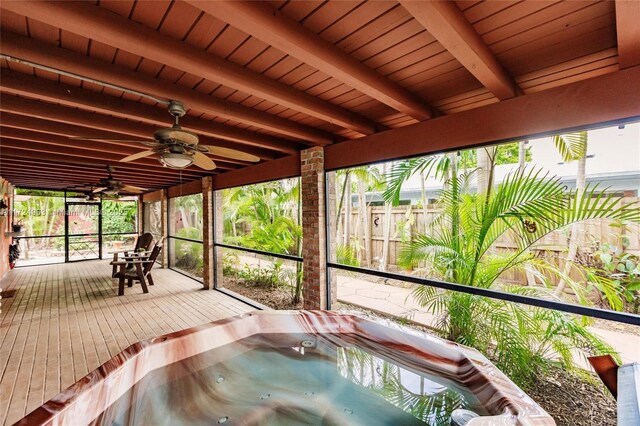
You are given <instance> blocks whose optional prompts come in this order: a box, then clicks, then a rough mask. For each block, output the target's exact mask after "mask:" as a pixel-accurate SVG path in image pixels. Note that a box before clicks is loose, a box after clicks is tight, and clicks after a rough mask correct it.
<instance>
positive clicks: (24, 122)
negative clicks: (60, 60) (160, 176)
mask: <svg viewBox="0 0 640 426" xmlns="http://www.w3.org/2000/svg"><path fill="white" fill-rule="evenodd" d="M15 101H18V102H15ZM20 101H26V102H25V103H26V106H28V105H32V104H36V105H35V106H36V107H39V106H40V105H37V104H42V102H35V101H29V100H25V99H21V98H17V97H15V96H7V95H0V111H2V113H1V114H0V117H1V123H2V125H4V126H7V127H14V128H19V129H25V130H33V131H38V132H44V133H48V134H54V135H59V136H66V137H82V138H86V139H113V140H105V141H103V143H106V144H111V145H117V146H122V147H124V148H125V149H127V148H130V149H133V150H135V149H138V150H139V151H142V150H145V149H148V147H145V146H144V145H142V144H136V143H135V142H133V141H136V140H139V141H143V140H144V141H146V142H152V141H153V138H150V137H149V135H152V134H153V131H154V130H155V128H153V127H150V126H146V127H149V128H148V129H145V128H144V127H143V128H142V129H140V128H139V127H137V126H135V125H136V123H133V122H129V123H127V124H131V125H133V127H134V129H129V128H128V127H124V129H125V130H127V131H126V132H120V131H118V129H117V124H118V123H117V122H118V121H123V120H115V121H116V126H113V127H116V129H114V128H113V127H111V128H109V127H107V126H102V127H101V126H96V125H94V124H93V123H92V121H90V120H85V121H82V122H78V121H77V119H78V118H83V117H79V116H80V115H81V114H82V113H81V112H78V111H75V110H71V109H70V108H64V107H57V112H59V113H62V114H66V117H69V118H74V119H76V120H72V121H74V122H72V123H68V120H64V119H63V120H60V121H53V120H45V119H42V118H40V117H46V116H40V115H37V116H32V115H29V114H20V113H18V114H15V113H14V112H13V111H12V109H16V108H14V107H15V106H16V104H20ZM42 105H45V106H47V108H52V109H55V108H56V107H55V106H54V105H50V106H49V105H46V104H42ZM20 106H25V105H20ZM35 109H37V108H34V110H35ZM64 110H69V111H64ZM100 118H102V117H94V122H99V121H101V120H100ZM104 118H105V119H107V120H105V121H107V122H108V121H109V118H108V117H104ZM103 124H104V123H103ZM105 127H106V128H107V129H108V130H106V131H105V130H102V128H105ZM124 140H128V141H127V142H125V141H124ZM82 142H84V143H91V142H90V141H78V140H72V139H70V140H68V141H67V145H69V146H74V145H78V144H79V143H82ZM200 144H201V145H208V144H207V140H206V138H205V139H202V140H201V141H200ZM216 145H218V144H216ZM123 152H124V151H123ZM209 157H211V158H212V159H214V160H215V161H221V162H225V163H232V164H241V165H245V166H246V165H250V164H252V163H250V162H247V161H241V160H234V159H230V158H226V157H224V158H223V157H218V156H216V155H209Z"/></svg>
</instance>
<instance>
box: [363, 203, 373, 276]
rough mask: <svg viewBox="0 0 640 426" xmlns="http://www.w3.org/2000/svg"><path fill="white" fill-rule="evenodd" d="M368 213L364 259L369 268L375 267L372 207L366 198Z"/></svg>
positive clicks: (365, 218) (365, 226)
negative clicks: (373, 260)
mask: <svg viewBox="0 0 640 426" xmlns="http://www.w3.org/2000/svg"><path fill="white" fill-rule="evenodd" d="M365 207H366V213H365V215H364V221H365V223H364V257H365V259H366V262H367V263H366V264H367V268H371V267H372V266H373V262H372V259H371V258H372V253H371V252H372V248H371V213H372V212H371V206H370V205H369V204H367V202H366V198H365Z"/></svg>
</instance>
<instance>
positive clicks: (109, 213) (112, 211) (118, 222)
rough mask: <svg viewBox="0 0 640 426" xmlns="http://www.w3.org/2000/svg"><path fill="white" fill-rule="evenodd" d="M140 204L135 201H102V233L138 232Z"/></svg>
mask: <svg viewBox="0 0 640 426" xmlns="http://www.w3.org/2000/svg"><path fill="white" fill-rule="evenodd" d="M137 214H138V204H137V202H135V201H112V200H103V201H102V233H104V234H112V233H123V232H136V216H137Z"/></svg>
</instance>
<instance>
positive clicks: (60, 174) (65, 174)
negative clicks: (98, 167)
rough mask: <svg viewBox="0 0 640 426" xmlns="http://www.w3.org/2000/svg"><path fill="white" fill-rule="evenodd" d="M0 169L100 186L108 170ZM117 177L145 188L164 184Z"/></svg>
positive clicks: (4, 167)
mask: <svg viewBox="0 0 640 426" xmlns="http://www.w3.org/2000/svg"><path fill="white" fill-rule="evenodd" d="M0 170H2V173H3V176H4V175H6V176H9V175H11V176H22V177H30V178H41V177H47V178H49V179H52V180H57V179H65V180H69V181H73V182H78V181H81V182H82V183H79V184H76V186H83V187H90V186H89V185H92V186H99V183H100V179H102V178H106V177H107V174H106V172H105V173H103V174H102V176H94V175H89V176H87V175H75V174H74V173H73V172H70V171H60V170H57V169H49V170H36V171H34V170H24V169H20V168H16V167H6V166H3V167H1V168H0ZM116 179H118V180H120V181H122V182H124V183H127V184H131V185H135V186H138V187H141V188H145V190H146V189H151V188H161V187H162V186H163V185H164V183H158V182H149V181H143V180H139V179H131V178H128V177H124V178H118V177H116Z"/></svg>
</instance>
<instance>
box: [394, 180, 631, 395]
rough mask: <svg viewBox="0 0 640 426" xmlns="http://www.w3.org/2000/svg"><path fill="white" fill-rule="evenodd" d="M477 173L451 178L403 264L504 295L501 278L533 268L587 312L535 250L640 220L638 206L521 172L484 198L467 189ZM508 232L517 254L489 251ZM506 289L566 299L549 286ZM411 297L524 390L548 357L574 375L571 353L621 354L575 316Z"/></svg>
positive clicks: (430, 291) (438, 295)
mask: <svg viewBox="0 0 640 426" xmlns="http://www.w3.org/2000/svg"><path fill="white" fill-rule="evenodd" d="M472 173H473V172H469V173H462V174H460V175H458V174H452V176H451V177H450V178H449V179H447V181H446V182H445V188H446V189H445V190H443V191H442V192H441V195H440V199H439V203H440V206H441V213H440V215H439V216H438V217H437V218H436V220H434V221H433V222H432V223H431V224H430V229H429V232H428V233H426V234H422V235H418V236H417V237H415V238H414V239H413V240H412V241H411V242H409V243H407V244H405V245H404V247H403V249H402V250H401V253H400V264H401V265H402V266H404V267H407V268H409V267H416V266H418V265H419V264H421V263H425V264H426V265H427V272H428V274H429V275H430V276H434V277H436V278H439V279H443V280H446V281H450V282H455V283H459V284H463V285H468V286H475V287H481V288H495V287H499V286H500V282H499V278H500V276H501V275H503V274H504V273H506V272H507V271H510V270H521V271H522V270H524V268H525V266H529V267H533V268H535V270H536V273H537V274H538V275H539V276H540V277H542V278H543V282H544V276H545V275H544V274H555V275H558V276H562V277H563V278H564V279H565V280H566V282H567V283H568V285H569V286H571V288H572V289H573V290H574V291H575V292H576V295H577V297H578V300H579V301H580V302H581V303H584V304H586V303H588V300H587V299H586V298H585V297H584V295H585V287H584V285H582V284H581V283H578V282H575V281H573V280H572V279H571V278H570V277H569V276H564V274H563V272H562V271H561V270H559V269H558V268H557V267H555V266H554V265H552V264H549V263H547V262H545V261H544V260H542V259H538V258H536V257H535V256H534V255H532V254H531V252H530V251H529V249H530V248H531V246H532V245H533V244H535V243H536V242H537V241H539V240H540V239H541V238H543V237H544V236H545V235H548V234H549V233H551V232H553V231H555V230H557V229H561V228H563V227H565V226H568V225H571V224H572V223H575V222H578V221H582V220H587V219H596V218H610V219H618V220H636V221H637V220H640V210H638V209H637V206H630V208H621V207H617V202H618V199H617V198H615V197H613V196H608V195H606V194H605V193H604V191H598V190H597V188H595V187H587V188H586V190H584V191H583V192H581V193H580V194H575V193H573V192H569V191H567V189H566V188H565V187H564V186H563V185H561V183H560V181H559V179H558V178H555V177H551V176H548V175H547V174H544V173H542V171H540V170H535V169H525V168H521V169H518V170H516V171H514V172H512V173H510V174H509V175H508V176H507V177H506V178H505V179H504V181H503V182H502V183H501V184H500V185H498V186H497V187H496V188H492V187H491V186H490V187H489V189H488V190H487V192H486V193H481V194H472V193H470V191H469V179H470V176H471V174H472ZM387 195H389V194H387ZM390 195H391V196H393V194H391V193H390ZM505 233H509V234H510V236H511V239H512V241H515V242H516V248H515V249H514V250H513V251H510V252H496V251H495V250H492V247H493V245H494V243H495V242H496V241H497V240H498V239H499V238H500V237H501V236H502V235H504V234H505ZM501 289H503V290H507V291H510V292H513V293H517V294H525V295H529V296H537V297H546V298H556V299H557V298H559V296H556V295H554V294H553V292H551V291H550V290H549V289H548V288H545V287H516V286H514V287H506V286H502V288H501ZM414 295H415V297H416V298H417V300H419V301H420V303H421V304H422V305H424V306H425V307H427V308H428V309H429V310H430V311H432V312H433V313H434V314H436V315H437V316H438V322H437V327H438V330H439V331H440V332H441V334H442V335H443V336H444V337H445V338H447V339H449V340H453V341H456V342H459V343H463V344H466V345H469V346H473V347H475V348H477V349H479V350H481V351H483V352H485V353H487V354H488V355H489V356H491V357H492V358H493V359H495V360H496V362H497V364H498V366H499V367H500V368H501V369H502V370H503V371H505V373H507V374H509V375H510V376H511V377H512V378H513V379H514V380H516V381H517V382H519V383H525V382H527V381H530V380H533V379H534V378H535V377H536V375H537V374H538V373H539V372H540V371H541V369H543V368H544V367H545V366H546V365H547V364H548V362H549V361H548V359H549V358H550V357H558V359H559V361H560V362H561V363H562V364H563V365H564V366H565V367H567V368H568V369H572V368H573V365H574V363H573V361H574V352H573V351H572V349H578V350H579V352H580V353H581V354H605V353H613V352H614V351H613V349H612V348H611V347H609V346H608V345H607V344H605V343H604V342H603V341H602V340H600V339H599V338H598V337H596V336H595V335H593V334H591V333H589V331H588V330H587V328H586V325H587V323H586V320H584V319H580V318H577V317H575V316H573V315H570V314H565V313H562V312H556V311H552V310H546V309H541V308H532V307H529V306H525V305H519V304H515V303H510V302H505V301H500V300H494V299H489V298H485V297H480V296H475V295H471V294H466V293H460V292H450V291H440V290H438V289H435V288H433V287H427V286H419V287H418V288H417V289H416V290H415V293H414Z"/></svg>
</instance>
